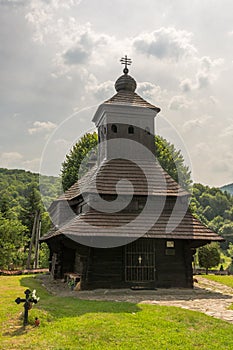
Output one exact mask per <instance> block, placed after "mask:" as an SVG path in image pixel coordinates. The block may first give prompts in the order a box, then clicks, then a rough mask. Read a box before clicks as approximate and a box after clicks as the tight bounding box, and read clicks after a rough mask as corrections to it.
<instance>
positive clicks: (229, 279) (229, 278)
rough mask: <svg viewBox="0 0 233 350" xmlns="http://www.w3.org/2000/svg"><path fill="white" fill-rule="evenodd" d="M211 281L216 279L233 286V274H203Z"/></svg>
mask: <svg viewBox="0 0 233 350" xmlns="http://www.w3.org/2000/svg"><path fill="white" fill-rule="evenodd" d="M202 277H205V278H207V279H208V280H210V281H215V282H218V283H221V284H224V285H225V286H228V287H231V288H233V276H219V275H202Z"/></svg>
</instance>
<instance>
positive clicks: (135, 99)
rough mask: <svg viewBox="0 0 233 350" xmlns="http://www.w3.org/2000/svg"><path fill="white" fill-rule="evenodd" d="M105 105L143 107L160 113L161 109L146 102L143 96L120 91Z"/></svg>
mask: <svg viewBox="0 0 233 350" xmlns="http://www.w3.org/2000/svg"><path fill="white" fill-rule="evenodd" d="M104 104H114V105H127V106H134V107H143V108H150V109H153V110H155V111H156V112H157V113H159V111H160V108H159V107H156V106H154V105H152V104H150V103H149V102H147V101H146V100H144V99H143V98H142V97H141V96H139V95H138V94H137V93H136V92H133V91H127V90H120V91H119V92H118V93H117V94H115V95H114V96H113V97H111V98H110V99H109V100H107V101H105V102H104Z"/></svg>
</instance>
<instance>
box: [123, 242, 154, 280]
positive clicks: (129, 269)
mask: <svg viewBox="0 0 233 350" xmlns="http://www.w3.org/2000/svg"><path fill="white" fill-rule="evenodd" d="M155 272H156V266H155V241H154V240H150V239H139V240H137V241H135V242H133V243H131V244H128V245H127V246H126V247H125V280H126V282H138V283H144V282H155V279H156V273H155Z"/></svg>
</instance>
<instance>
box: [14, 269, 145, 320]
mask: <svg viewBox="0 0 233 350" xmlns="http://www.w3.org/2000/svg"><path fill="white" fill-rule="evenodd" d="M41 282H42V281H39V280H38V279H37V278H35V277H34V276H31V277H22V278H21V280H20V284H21V285H22V286H24V287H25V288H29V289H31V290H33V289H36V295H37V296H39V297H40V300H39V303H38V304H36V306H34V307H33V308H38V309H40V310H44V311H45V312H46V313H49V314H50V316H51V318H52V319H54V318H62V317H77V316H82V315H84V314H90V313H136V312H140V311H141V309H140V307H138V306H137V305H136V304H134V303H129V302H128V303H127V302H116V301H96V300H82V299H79V298H78V297H77V296H65V297H63V296H58V295H53V294H50V293H49V292H48V291H47V290H46V289H45V288H44V287H43V286H42V285H41Z"/></svg>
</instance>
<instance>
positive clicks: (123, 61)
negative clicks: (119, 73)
mask: <svg viewBox="0 0 233 350" xmlns="http://www.w3.org/2000/svg"><path fill="white" fill-rule="evenodd" d="M120 62H121V64H124V65H125V68H124V70H123V72H124V73H125V74H128V73H129V70H128V68H127V66H130V65H131V63H132V60H131V59H130V58H128V57H127V55H125V57H122V58H121V59H120Z"/></svg>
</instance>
